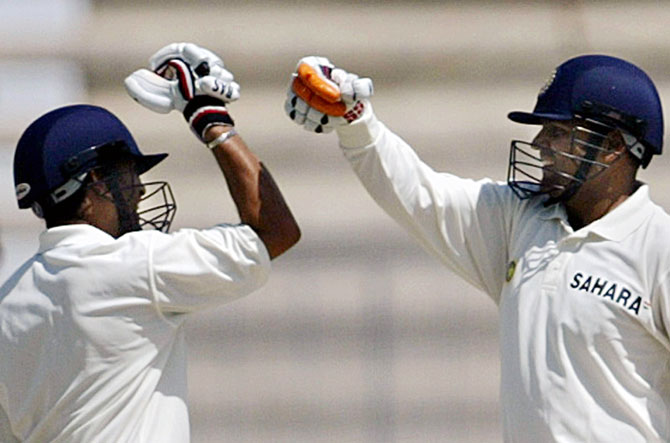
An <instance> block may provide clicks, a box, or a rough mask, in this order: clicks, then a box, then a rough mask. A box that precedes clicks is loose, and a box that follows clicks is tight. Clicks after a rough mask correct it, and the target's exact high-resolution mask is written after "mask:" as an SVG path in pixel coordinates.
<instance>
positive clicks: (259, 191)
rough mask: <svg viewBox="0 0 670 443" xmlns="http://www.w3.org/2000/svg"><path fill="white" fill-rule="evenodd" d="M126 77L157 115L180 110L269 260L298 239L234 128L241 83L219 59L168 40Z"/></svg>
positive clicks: (275, 189)
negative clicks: (233, 108)
mask: <svg viewBox="0 0 670 443" xmlns="http://www.w3.org/2000/svg"><path fill="white" fill-rule="evenodd" d="M149 65H150V69H139V70H137V71H135V72H134V73H132V74H131V75H130V76H128V78H126V81H125V85H126V89H127V90H128V93H129V94H130V96H131V97H133V98H134V99H135V100H136V101H137V102H139V103H140V104H141V105H143V106H145V107H147V108H149V109H151V110H153V111H155V112H159V113H168V112H170V111H172V110H177V111H180V112H181V113H182V114H183V115H184V118H185V119H186V121H187V122H188V124H189V126H190V128H191V130H192V131H193V133H194V134H195V135H196V137H198V139H199V140H200V141H202V142H203V143H205V145H206V146H207V148H209V149H211V150H212V153H213V154H214V157H215V158H216V161H217V163H218V165H219V168H220V169H221V172H223V175H224V177H225V179H226V182H227V184H228V189H229V191H230V194H231V196H232V198H233V201H234V202H235V205H236V207H237V211H238V213H239V215H240V219H241V221H242V223H245V224H247V225H249V226H250V227H251V228H252V229H253V230H254V231H255V232H256V233H257V234H258V236H259V237H260V239H261V240H262V241H263V243H264V244H265V246H266V248H267V250H268V253H269V254H270V257H271V258H274V257H277V256H278V255H280V254H282V253H283V252H285V251H286V250H287V249H289V248H290V247H291V246H293V245H294V244H295V243H296V242H297V241H298V240H299V238H300V229H299V228H298V225H297V223H296V221H295V219H294V217H293V215H292V214H291V211H290V210H289V208H288V205H287V204H286V202H285V200H284V198H283V196H282V194H281V192H280V191H279V188H278V187H277V185H276V184H275V182H274V180H273V179H272V177H271V176H270V173H269V172H268V171H267V170H266V169H265V167H264V166H263V164H262V163H261V162H260V160H259V159H258V157H257V156H256V155H255V154H254V153H253V152H252V151H251V150H250V149H249V147H248V146H247V145H246V144H245V143H244V141H243V140H242V138H241V137H240V136H239V135H238V134H237V132H236V131H235V129H234V125H235V124H234V122H233V119H232V117H231V116H230V115H229V114H228V110H227V108H226V105H227V104H228V103H230V102H233V101H235V100H237V99H238V98H239V96H240V87H239V85H238V84H237V83H236V82H235V81H234V79H233V74H232V73H231V72H229V71H228V70H227V69H225V67H224V64H223V60H221V58H220V57H219V56H217V55H216V54H214V53H213V52H211V51H209V50H207V49H204V48H201V47H200V46H197V45H195V44H192V43H172V44H170V45H167V46H165V47H163V48H161V49H160V50H159V51H158V52H156V53H155V54H154V55H153V56H152V57H151V58H150V60H149Z"/></svg>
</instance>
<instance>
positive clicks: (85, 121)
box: [14, 105, 167, 212]
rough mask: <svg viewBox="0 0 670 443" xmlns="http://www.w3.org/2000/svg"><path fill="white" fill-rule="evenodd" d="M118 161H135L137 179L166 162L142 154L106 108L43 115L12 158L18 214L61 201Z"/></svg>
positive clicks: (159, 156) (78, 107) (79, 108)
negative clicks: (128, 158)
mask: <svg viewBox="0 0 670 443" xmlns="http://www.w3.org/2000/svg"><path fill="white" fill-rule="evenodd" d="M103 147H104V148H105V149H100V148H103ZM103 152H104V153H105V155H101V154H102V153H103ZM122 155H130V156H132V157H133V158H134V159H135V160H136V162H137V165H138V168H139V173H143V172H146V171H148V170H149V169H151V168H152V167H154V166H155V165H156V164H158V163H159V162H160V161H162V160H163V159H164V158H165V157H167V154H153V155H144V154H142V153H141V152H140V150H139V148H138V147H137V143H136V142H135V140H134V139H133V136H132V135H131V134H130V131H128V129H127V128H126V126H125V125H124V124H123V123H122V122H121V120H119V119H118V118H117V117H116V116H115V115H114V114H112V113H111V112H109V111H108V110H106V109H104V108H101V107H98V106H92V105H71V106H65V107H62V108H58V109H55V110H53V111H51V112H48V113H47V114H44V115H43V116H41V117H40V118H38V119H37V120H35V121H34V122H33V123H32V124H31V125H30V126H29V127H28V128H27V129H26V130H25V132H24V133H23V135H21V138H20V139H19V141H18V144H17V146H16V151H15V153H14V185H15V186H16V188H15V189H16V198H17V200H18V204H19V208H21V209H26V208H31V207H32V208H33V209H40V206H41V207H44V206H52V205H54V204H56V203H58V202H60V201H62V200H64V199H65V198H67V197H68V196H69V195H71V194H72V193H73V192H75V191H76V190H77V189H78V188H79V187H80V186H81V180H79V179H78V177H82V175H83V174H85V173H87V172H89V171H91V170H92V169H94V168H95V167H97V166H100V165H101V164H102V163H104V162H108V161H110V160H114V159H115V158H116V159H118V158H120V157H121V156H122ZM36 212H38V211H37V210H36Z"/></svg>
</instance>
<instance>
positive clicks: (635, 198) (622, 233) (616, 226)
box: [539, 183, 653, 241]
mask: <svg viewBox="0 0 670 443" xmlns="http://www.w3.org/2000/svg"><path fill="white" fill-rule="evenodd" d="M652 212H653V205H652V204H651V200H650V198H649V186H647V185H646V184H643V183H640V187H639V188H638V189H637V190H636V191H635V192H634V193H633V194H632V195H631V196H630V197H628V198H627V199H626V200H625V201H624V202H623V203H621V204H620V205H619V206H617V207H616V208H614V209H613V210H612V211H611V212H608V213H607V214H605V215H604V216H603V217H601V218H599V219H598V220H596V221H594V222H593V223H591V224H589V225H587V226H584V227H583V228H581V229H579V230H578V231H575V232H573V233H572V234H571V235H574V236H579V237H586V236H588V235H589V234H590V233H593V234H595V235H598V236H599V237H602V238H604V239H607V240H612V241H621V240H623V239H624V238H626V237H627V236H628V235H630V234H631V233H632V232H633V231H635V230H636V229H637V228H638V227H639V226H640V225H641V224H642V223H643V222H644V220H646V219H647V218H648V217H650V216H651V214H652ZM539 216H540V217H541V218H542V219H544V220H552V219H554V220H560V221H561V222H562V223H563V224H565V225H566V226H569V224H568V221H567V219H568V216H567V213H566V212H565V207H564V206H563V205H561V204H555V205H551V206H548V207H546V208H544V209H543V211H542V212H541V213H540V214H539Z"/></svg>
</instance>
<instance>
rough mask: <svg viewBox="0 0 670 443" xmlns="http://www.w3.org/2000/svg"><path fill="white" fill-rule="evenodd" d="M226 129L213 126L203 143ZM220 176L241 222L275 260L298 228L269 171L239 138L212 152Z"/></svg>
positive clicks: (296, 236)
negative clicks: (223, 178) (225, 184)
mask: <svg viewBox="0 0 670 443" xmlns="http://www.w3.org/2000/svg"><path fill="white" fill-rule="evenodd" d="M230 129H232V128H230V127H228V126H214V127H212V128H210V129H209V130H208V131H207V133H206V134H205V141H208V142H209V141H211V140H214V139H215V138H216V137H218V136H219V135H221V134H222V133H223V132H226V131H229V130H230ZM212 153H213V154H214V156H215V158H216V160H217V163H218V165H219V168H220V169H221V172H222V173H223V175H224V177H225V179H226V183H227V184H228V189H229V191H230V194H231V196H232V198H233V201H234V203H235V206H236V207H237V211H238V213H239V215H240V220H241V221H242V223H245V224H248V225H249V226H250V227H251V228H252V229H253V230H254V231H256V233H257V234H258V236H259V237H260V238H261V240H263V243H264V244H265V246H266V248H267V249H268V252H269V254H270V257H271V258H274V257H277V256H279V255H280V254H282V253H283V252H285V251H286V250H288V249H289V248H290V247H291V246H293V245H294V244H295V243H297V242H298V240H299V239H300V228H299V227H298V224H297V222H296V221H295V218H294V217H293V214H292V213H291V210H290V209H289V207H288V205H287V204H286V201H285V200H284V197H283V196H282V194H281V191H280V190H279V188H278V187H277V185H276V183H275V182H274V180H273V178H272V176H271V175H270V172H269V171H268V170H267V169H266V168H265V166H264V165H263V164H262V163H261V162H260V160H259V159H258V157H257V156H256V155H255V154H254V153H253V152H251V150H250V149H249V148H248V146H247V145H246V143H244V140H242V138H241V137H240V136H239V135H235V136H233V137H230V138H228V139H227V140H226V141H225V142H224V143H220V144H218V145H217V146H216V147H214V148H213V149H212Z"/></svg>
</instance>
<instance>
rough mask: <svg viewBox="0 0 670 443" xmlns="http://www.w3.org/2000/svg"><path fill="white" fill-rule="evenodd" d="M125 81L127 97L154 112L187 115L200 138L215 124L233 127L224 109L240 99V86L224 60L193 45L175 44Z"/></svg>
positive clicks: (156, 55) (154, 56) (151, 59)
mask: <svg viewBox="0 0 670 443" xmlns="http://www.w3.org/2000/svg"><path fill="white" fill-rule="evenodd" d="M149 64H150V68H151V70H147V69H139V70H137V71H135V72H133V73H132V74H131V75H129V76H128V77H127V78H126V80H125V86H126V90H127V91H128V94H129V95H130V96H131V97H132V98H133V99H135V100H136V101H137V102H138V103H140V104H141V105H143V106H145V107H146V108H148V109H151V110H152V111H155V112H159V113H163V114H166V113H168V112H170V111H172V110H177V111H179V112H182V113H183V114H184V117H185V118H186V120H187V121H188V122H189V125H190V127H191V129H192V130H193V131H194V132H195V134H196V135H197V136H198V137H199V138H201V139H202V138H203V137H204V133H205V132H206V131H207V129H208V128H209V127H210V126H212V125H214V124H224V125H230V126H233V125H234V122H233V120H232V118H231V117H230V116H229V115H228V111H227V109H226V107H225V105H226V104H227V103H230V102H232V101H235V100H237V99H238V98H239V97H240V86H239V85H238V84H237V83H236V82H235V81H234V78H233V74H232V73H231V72H229V71H228V70H226V69H225V68H224V65H223V61H222V60H221V58H220V57H218V56H217V55H216V54H214V53H213V52H211V51H209V50H207V49H204V48H201V47H199V46H197V45H195V44H193V43H172V44H170V45H167V46H165V47H163V48H162V49H160V50H159V51H158V52H156V53H155V54H154V55H153V56H152V57H151V58H150V60H149Z"/></svg>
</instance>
